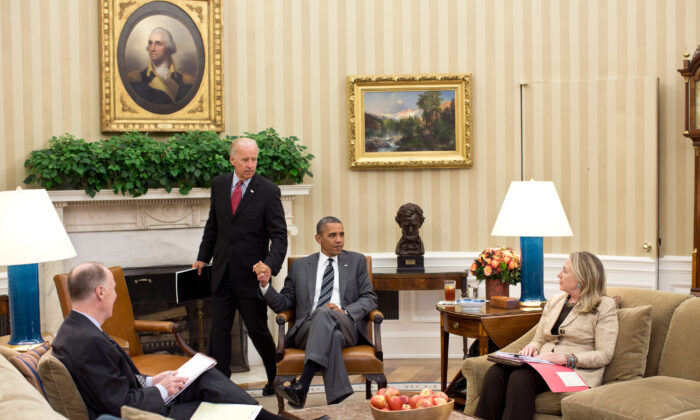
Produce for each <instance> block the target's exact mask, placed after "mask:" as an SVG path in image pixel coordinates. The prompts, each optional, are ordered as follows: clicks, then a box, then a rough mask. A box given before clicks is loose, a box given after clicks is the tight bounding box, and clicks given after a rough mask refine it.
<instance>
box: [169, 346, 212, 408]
mask: <svg viewBox="0 0 700 420" xmlns="http://www.w3.org/2000/svg"><path fill="white" fill-rule="evenodd" d="M215 365H216V360H215V359H212V358H211V357H209V356H207V355H205V354H202V353H197V354H195V355H194V356H192V358H191V359H190V360H188V361H187V362H185V363H184V364H183V365H182V366H180V367H179V368H178V369H177V376H183V377H185V378H187V382H186V383H185V386H183V387H182V389H181V390H179V391H178V392H176V393H175V394H173V395H171V396H169V397H168V398H166V399H165V404H170V403H171V402H172V401H173V400H174V399H175V397H177V396H178V395H180V393H181V392H182V391H184V390H185V388H187V387H188V386H190V384H191V383H192V382H194V381H195V380H196V379H197V378H199V375H201V374H202V373H204V372H206V371H208V370H209V369H211V368H213V367H214V366H215Z"/></svg>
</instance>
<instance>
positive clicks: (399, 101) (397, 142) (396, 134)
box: [347, 73, 472, 169]
mask: <svg viewBox="0 0 700 420" xmlns="http://www.w3.org/2000/svg"><path fill="white" fill-rule="evenodd" d="M347 94H348V149H349V150H348V152H349V159H348V160H349V167H350V169H394V168H469V167H471V166H472V121H471V119H472V118H471V115H472V113H471V74H466V73H465V74H429V75H392V76H348V78H347Z"/></svg>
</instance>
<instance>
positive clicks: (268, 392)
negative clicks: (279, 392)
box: [262, 382, 275, 397]
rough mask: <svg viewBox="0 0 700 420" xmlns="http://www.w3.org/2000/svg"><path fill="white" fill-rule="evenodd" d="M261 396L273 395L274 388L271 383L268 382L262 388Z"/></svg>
mask: <svg viewBox="0 0 700 420" xmlns="http://www.w3.org/2000/svg"><path fill="white" fill-rule="evenodd" d="M262 394H263V397H269V396H270V395H275V389H274V388H272V383H270V382H268V383H267V384H265V386H264V387H263V389H262Z"/></svg>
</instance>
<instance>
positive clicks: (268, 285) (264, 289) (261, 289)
mask: <svg viewBox="0 0 700 420" xmlns="http://www.w3.org/2000/svg"><path fill="white" fill-rule="evenodd" d="M269 288H270V282H267V286H265V287H262V286H260V293H262V294H263V296H264V295H265V293H266V292H267V289H269Z"/></svg>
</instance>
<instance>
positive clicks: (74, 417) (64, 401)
mask: <svg viewBox="0 0 700 420" xmlns="http://www.w3.org/2000/svg"><path fill="white" fill-rule="evenodd" d="M37 370H38V372H39V376H41V379H42V381H43V382H44V390H45V391H46V399H48V400H49V404H51V407H53V409H54V410H56V411H58V412H59V413H61V414H63V415H64V416H66V417H68V418H70V419H71V420H88V419H89V416H88V412H87V407H86V406H85V402H83V398H82V397H81V396H80V392H78V388H77V387H76V386H75V382H73V377H72V376H71V375H70V373H69V372H68V369H66V366H65V365H64V364H63V363H61V361H60V360H58V359H57V358H56V356H54V355H53V354H52V353H51V351H49V352H47V353H46V354H45V355H44V357H42V358H41V360H39V366H38V368H37Z"/></svg>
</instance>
